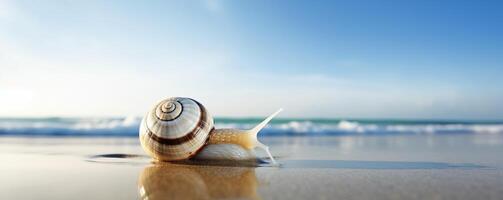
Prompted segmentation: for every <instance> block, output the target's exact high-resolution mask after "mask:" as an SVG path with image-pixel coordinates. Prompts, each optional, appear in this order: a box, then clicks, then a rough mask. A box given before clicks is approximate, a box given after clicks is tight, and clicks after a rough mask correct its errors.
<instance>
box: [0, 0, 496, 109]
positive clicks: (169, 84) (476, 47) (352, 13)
mask: <svg viewBox="0 0 503 200" xmlns="http://www.w3.org/2000/svg"><path fill="white" fill-rule="evenodd" d="M501 10H503V3H502V2H501V1H415V2H414V1H347V2H342V1H220V0H203V1H92V0H85V1H84V0H82V1H70V0H65V1H57V0H56V1H32V0H16V1H10V0H0V116H3V117H47V116H128V115H142V114H143V113H144V112H146V111H147V110H148V109H149V108H150V107H151V106H152V105H153V104H154V103H155V102H156V101H158V100H160V99H162V98H165V97H169V96H187V97H192V98H195V99H197V100H199V101H200V102H202V103H203V104H204V105H206V107H207V108H208V109H209V110H210V112H211V113H213V115H216V116H264V115H268V114H270V113H272V112H274V111H275V110H276V109H278V108H280V107H282V108H284V112H283V113H282V114H281V116H282V117H334V118H451V119H452V118H456V119H457V118H463V119H503V106H502V102H503V81H502V75H503V12H501Z"/></svg>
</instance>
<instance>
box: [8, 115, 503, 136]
mask: <svg viewBox="0 0 503 200" xmlns="http://www.w3.org/2000/svg"><path fill="white" fill-rule="evenodd" d="M140 121H141V118H139V117H135V116H131V117H125V118H71V119H67V118H55V119H0V135H56V136H59V135H82V136H87V135H91V136H92V135H102V136H106V135H112V136H113V135H116V136H136V135H137V134H138V126H139V123H140ZM254 125H255V123H254V122H250V121H248V120H231V122H227V123H217V124H216V125H215V126H216V127H217V128H238V129H247V128H251V127H253V126H254ZM446 133H462V134H503V123H492V124H483V123H481V124H474V123H410V122H409V123H389V122H388V123H363V122H358V121H348V120H341V121H329V122H316V121H310V120H290V121H282V122H281V123H278V122H276V123H274V124H272V125H268V126H267V127H266V128H265V129H264V130H263V131H262V133H261V135H264V136H271V135H305V136H315V135H351V134H357V135H365V134H371V135H386V134H446Z"/></svg>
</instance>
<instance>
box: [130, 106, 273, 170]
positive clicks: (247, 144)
mask: <svg viewBox="0 0 503 200" xmlns="http://www.w3.org/2000/svg"><path fill="white" fill-rule="evenodd" d="M280 111H281V110H279V111H277V112H276V113H274V114H272V115H271V116H269V117H268V118H266V119H265V120H264V121H263V122H261V123H260V124H258V125H257V126H256V127H254V128H253V129H250V130H237V129H215V128H214V122H213V118H212V116H211V115H210V114H209V112H208V111H207V110H206V108H205V107H204V106H203V105H202V104H200V103H199V102H197V101H196V100H194V99H191V98H184V97H173V98H168V99H165V100H162V101H160V102H159V103H157V104H156V105H155V106H154V107H153V108H152V109H151V110H150V111H149V112H148V113H147V114H146V115H145V117H144V118H143V120H142V122H141V125H140V131H139V132H140V133H139V137H140V143H141V146H142V147H143V149H144V150H145V152H147V154H149V155H150V156H151V157H152V158H154V159H155V160H159V161H178V160H185V159H189V158H195V159H202V160H204V159H210V160H211V159H217V160H218V159H227V160H247V159H252V158H254V157H255V156H254V152H253V149H255V148H257V147H258V148H261V149H263V150H265V151H266V153H267V155H268V156H269V158H270V159H271V161H272V162H273V163H275V160H274V158H273V157H272V155H271V153H270V152H269V147H268V146H266V145H264V144H262V143H261V142H259V141H258V139H257V134H258V132H259V131H260V130H261V129H262V128H263V127H265V125H266V124H267V123H268V122H269V121H270V120H271V119H272V118H273V117H274V116H276V115H277V114H278V113H279V112H280Z"/></svg>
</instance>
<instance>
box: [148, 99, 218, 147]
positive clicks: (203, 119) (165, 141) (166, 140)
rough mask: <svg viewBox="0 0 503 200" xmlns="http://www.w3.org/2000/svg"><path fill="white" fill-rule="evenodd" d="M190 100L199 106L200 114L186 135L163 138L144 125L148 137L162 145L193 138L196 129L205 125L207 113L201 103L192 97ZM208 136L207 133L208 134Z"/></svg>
mask: <svg viewBox="0 0 503 200" xmlns="http://www.w3.org/2000/svg"><path fill="white" fill-rule="evenodd" d="M191 100H192V101H194V102H196V103H197V105H198V106H199V110H200V111H201V116H200V117H199V123H198V124H197V126H196V127H194V129H192V131H190V132H189V133H187V134H186V135H184V136H182V137H179V138H163V137H159V136H157V135H155V134H153V133H152V131H151V130H150V128H149V127H146V128H147V130H148V137H150V138H151V139H152V140H154V141H156V142H158V143H160V144H164V145H179V144H183V143H185V142H187V141H189V140H191V139H193V138H194V137H196V133H197V132H198V130H203V129H204V126H205V125H206V115H207V114H206V109H204V107H203V105H201V104H200V103H199V102H197V101H195V100H193V99H191ZM180 105H182V104H181V103H180ZM182 111H183V106H182ZM180 115H181V114H180ZM156 117H157V116H156ZM177 117H178V116H177ZM174 119H176V118H174ZM164 121H166V120H164ZM167 121H170V120H167ZM208 138H209V134H208Z"/></svg>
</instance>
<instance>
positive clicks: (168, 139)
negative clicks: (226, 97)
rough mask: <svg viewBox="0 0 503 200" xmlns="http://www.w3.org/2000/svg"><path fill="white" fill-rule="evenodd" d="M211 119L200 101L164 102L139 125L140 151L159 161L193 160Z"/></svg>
mask: <svg viewBox="0 0 503 200" xmlns="http://www.w3.org/2000/svg"><path fill="white" fill-rule="evenodd" d="M212 129H213V118H212V117H211V116H210V114H209V113H208V112H207V111H206V109H205V108H204V106H203V105H201V104H200V103H199V102H197V101H195V100H193V99H190V98H183V97H173V98H169V99H165V100H163V101H161V102H159V103H158V104H156V105H155V106H154V108H152V109H151V110H150V111H149V112H148V113H147V115H146V116H145V117H144V118H143V120H142V122H141V125H140V142H141V145H142V147H143V149H144V150H145V151H146V152H147V153H148V154H150V156H152V157H153V158H155V159H157V160H161V161H172V160H182V159H187V158H190V157H192V156H193V155H195V154H196V153H197V151H199V150H200V149H201V148H202V147H203V146H204V144H205V143H206V141H207V139H208V137H209V134H210V132H211V131H212Z"/></svg>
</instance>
